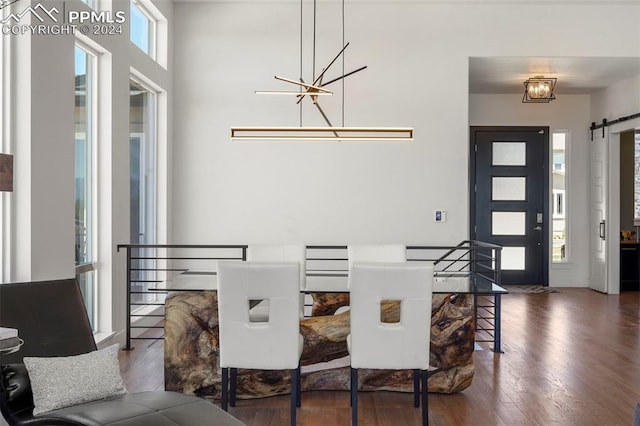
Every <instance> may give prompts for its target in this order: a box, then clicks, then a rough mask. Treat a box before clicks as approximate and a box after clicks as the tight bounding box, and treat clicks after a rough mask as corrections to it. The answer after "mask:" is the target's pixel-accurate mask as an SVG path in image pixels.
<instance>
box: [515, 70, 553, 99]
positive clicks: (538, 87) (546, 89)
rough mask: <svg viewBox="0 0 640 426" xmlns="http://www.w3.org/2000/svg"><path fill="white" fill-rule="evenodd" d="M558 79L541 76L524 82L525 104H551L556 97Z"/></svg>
mask: <svg viewBox="0 0 640 426" xmlns="http://www.w3.org/2000/svg"><path fill="white" fill-rule="evenodd" d="M557 80H558V79H557V78H545V77H543V76H541V75H537V76H535V77H532V78H530V79H528V80H525V82H524V96H523V97H522V102H523V103H525V104H526V103H549V102H551V101H552V100H554V99H555V98H556V97H555V96H554V95H553V89H555V87H556V81H557Z"/></svg>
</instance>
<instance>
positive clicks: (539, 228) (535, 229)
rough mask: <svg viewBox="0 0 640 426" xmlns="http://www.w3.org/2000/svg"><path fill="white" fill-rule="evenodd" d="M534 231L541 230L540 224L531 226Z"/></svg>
mask: <svg viewBox="0 0 640 426" xmlns="http://www.w3.org/2000/svg"><path fill="white" fill-rule="evenodd" d="M533 230H534V231H542V226H540V225H538V226H536V227H535V228H533Z"/></svg>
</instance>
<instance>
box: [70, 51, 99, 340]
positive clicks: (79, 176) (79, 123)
mask: <svg viewBox="0 0 640 426" xmlns="http://www.w3.org/2000/svg"><path fill="white" fill-rule="evenodd" d="M95 83H96V56H95V55H94V54H92V53H90V51H89V50H88V49H86V48H84V47H82V46H80V45H76V47H75V232H76V243H75V261H76V278H77V279H78V283H79V284H80V290H81V291H82V297H83V299H84V302H85V305H86V307H87V314H88V315H89V320H90V321H91V325H92V327H94V328H95V326H96V314H97V312H96V276H95V259H96V256H95V255H96V253H95V250H94V247H95V244H94V235H95V227H94V212H95V202H94V190H93V188H94V183H95V182H94V181H95V179H94V176H95V173H94V162H95V161H94V158H95V156H94V143H95V128H96V123H95V122H96V120H95V117H96V115H95V112H96V108H95V106H96V99H95V98H96V96H95V93H96V92H95V90H94V88H95Z"/></svg>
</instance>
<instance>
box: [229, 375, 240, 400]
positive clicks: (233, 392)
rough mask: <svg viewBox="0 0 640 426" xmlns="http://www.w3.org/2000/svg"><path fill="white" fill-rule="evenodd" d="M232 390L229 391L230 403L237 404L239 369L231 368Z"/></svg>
mask: <svg viewBox="0 0 640 426" xmlns="http://www.w3.org/2000/svg"><path fill="white" fill-rule="evenodd" d="M230 380H231V391H230V392H229V405H231V406H232V407H235V406H236V393H237V391H238V369H237V368H231V377H230Z"/></svg>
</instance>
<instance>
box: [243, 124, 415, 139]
mask: <svg viewBox="0 0 640 426" xmlns="http://www.w3.org/2000/svg"><path fill="white" fill-rule="evenodd" d="M231 140H234V141H355V142H362V141H379V142H389V141H407V142H409V141H412V140H413V128H410V127H232V128H231Z"/></svg>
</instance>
